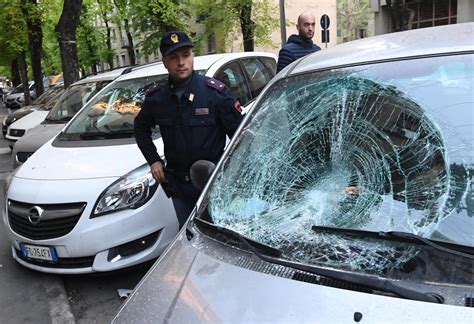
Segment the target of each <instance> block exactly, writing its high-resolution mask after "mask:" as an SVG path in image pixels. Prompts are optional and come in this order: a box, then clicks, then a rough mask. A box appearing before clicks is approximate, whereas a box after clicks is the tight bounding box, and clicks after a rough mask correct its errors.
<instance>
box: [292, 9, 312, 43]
mask: <svg viewBox="0 0 474 324" xmlns="http://www.w3.org/2000/svg"><path fill="white" fill-rule="evenodd" d="M315 27H316V19H315V18H314V15H313V14H311V13H309V12H303V13H302V14H301V15H299V16H298V23H297V24H296V29H297V30H298V34H299V35H300V36H301V37H302V38H305V39H312V38H313V36H314V29H315Z"/></svg>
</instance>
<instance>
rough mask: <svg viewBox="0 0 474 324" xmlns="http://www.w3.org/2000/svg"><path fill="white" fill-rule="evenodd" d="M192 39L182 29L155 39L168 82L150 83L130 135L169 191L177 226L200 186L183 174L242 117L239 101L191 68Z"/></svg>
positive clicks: (211, 155)
mask: <svg viewBox="0 0 474 324" xmlns="http://www.w3.org/2000/svg"><path fill="white" fill-rule="evenodd" d="M192 48H193V44H192V42H191V40H190V39H189V37H188V35H186V33H184V32H181V31H173V32H168V33H166V34H165V35H164V36H163V37H162V39H161V43H160V51H161V54H162V55H163V64H164V66H165V67H166V69H167V70H168V72H169V78H168V82H167V83H166V84H160V85H157V86H155V87H154V88H152V89H150V90H149V91H148V92H147V94H146V96H145V100H144V102H143V105H142V109H141V110H140V112H139V113H138V115H137V116H136V117H135V138H136V141H137V144H138V147H139V148H140V150H141V152H142V154H143V155H144V157H145V159H146V160H147V162H148V164H149V165H150V169H151V174H152V175H153V177H154V178H155V179H156V181H157V182H159V183H160V184H161V185H162V186H163V189H164V190H165V193H166V194H167V195H168V196H169V197H171V199H172V201H173V205H174V208H175V210H176V216H177V217H178V222H179V225H180V227H181V226H183V224H184V223H185V222H186V219H187V218H188V216H189V214H190V212H191V211H192V209H193V207H194V205H195V203H196V201H197V199H198V198H199V194H200V190H199V189H198V188H196V187H194V186H193V184H192V183H191V179H190V176H189V171H190V168H191V165H192V164H193V163H194V162H195V161H197V160H208V161H212V162H214V163H217V161H218V160H219V158H220V157H221V155H222V153H223V152H224V146H225V141H226V136H228V137H232V135H233V134H234V132H235V131H236V129H237V127H238V126H239V124H240V122H241V120H242V114H241V112H242V109H241V107H240V103H239V101H238V100H237V99H235V97H234V96H233V95H232V93H231V92H230V90H229V89H228V88H227V87H226V86H225V85H224V84H223V83H222V82H219V81H218V80H216V79H212V78H209V77H206V76H202V75H200V74H198V73H196V72H195V71H194V54H193V51H192ZM156 125H158V126H159V127H160V133H161V137H162V139H163V144H164V153H165V159H166V167H165V161H164V160H163V158H162V157H161V156H160V155H159V154H158V152H157V149H156V146H155V144H154V143H153V139H152V129H153V128H154V127H155V126H156Z"/></svg>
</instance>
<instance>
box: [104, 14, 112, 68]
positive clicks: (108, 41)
mask: <svg viewBox="0 0 474 324" xmlns="http://www.w3.org/2000/svg"><path fill="white" fill-rule="evenodd" d="M104 22H105V28H106V30H107V40H106V42H107V49H108V52H109V54H108V55H107V63H109V67H110V68H111V69H113V68H114V58H113V55H112V54H111V53H113V51H112V39H111V38H112V37H111V35H110V34H111V28H110V27H109V22H108V21H107V20H105V21H104Z"/></svg>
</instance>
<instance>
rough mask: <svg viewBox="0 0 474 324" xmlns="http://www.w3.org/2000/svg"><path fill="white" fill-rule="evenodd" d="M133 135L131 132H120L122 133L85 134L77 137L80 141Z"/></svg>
mask: <svg viewBox="0 0 474 324" xmlns="http://www.w3.org/2000/svg"><path fill="white" fill-rule="evenodd" d="M133 134H134V132H133V130H122V131H107V132H100V131H97V132H85V133H81V134H80V135H79V136H80V137H81V138H82V139H112V138H126V137H130V136H132V135H133Z"/></svg>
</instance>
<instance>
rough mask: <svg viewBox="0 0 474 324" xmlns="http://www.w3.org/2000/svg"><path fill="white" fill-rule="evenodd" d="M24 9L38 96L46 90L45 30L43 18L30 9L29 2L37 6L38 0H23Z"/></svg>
mask: <svg viewBox="0 0 474 324" xmlns="http://www.w3.org/2000/svg"><path fill="white" fill-rule="evenodd" d="M21 4H22V11H23V15H24V16H25V18H26V26H27V28H28V46H29V50H30V59H31V67H32V70H33V80H34V81H35V89H36V98H38V97H39V96H40V95H41V94H42V93H43V92H44V85H43V69H42V67H41V56H42V50H43V30H42V28H41V20H40V17H39V16H38V14H36V12H34V10H28V7H27V4H30V5H32V6H35V7H36V6H37V2H36V0H22V1H21Z"/></svg>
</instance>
